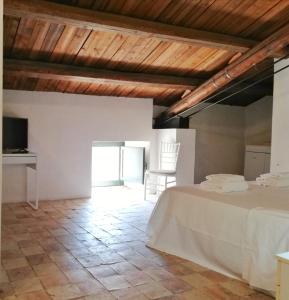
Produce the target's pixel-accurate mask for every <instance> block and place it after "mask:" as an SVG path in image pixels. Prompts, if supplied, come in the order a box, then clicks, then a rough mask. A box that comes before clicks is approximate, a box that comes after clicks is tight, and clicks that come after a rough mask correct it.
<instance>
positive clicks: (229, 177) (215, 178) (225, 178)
mask: <svg viewBox="0 0 289 300" xmlns="http://www.w3.org/2000/svg"><path fill="white" fill-rule="evenodd" d="M206 179H207V180H208V181H211V182H216V183H229V182H244V181H245V178H244V176H242V175H235V174H212V175H208V176H206Z"/></svg>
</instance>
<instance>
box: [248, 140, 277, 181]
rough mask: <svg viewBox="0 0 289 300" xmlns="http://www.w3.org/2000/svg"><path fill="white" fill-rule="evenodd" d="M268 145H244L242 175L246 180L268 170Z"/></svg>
mask: <svg viewBox="0 0 289 300" xmlns="http://www.w3.org/2000/svg"><path fill="white" fill-rule="evenodd" d="M270 152H271V151H270V147H269V146H252V145H249V146H246V154H245V169H244V175H245V179H246V180H255V179H256V178H257V177H258V176H260V175H261V174H264V173H268V172H270V158H271V153H270Z"/></svg>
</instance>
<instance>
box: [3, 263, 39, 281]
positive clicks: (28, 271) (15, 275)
mask: <svg viewBox="0 0 289 300" xmlns="http://www.w3.org/2000/svg"><path fill="white" fill-rule="evenodd" d="M7 274H8V277H9V279H10V281H15V280H21V279H25V278H32V277H35V273H34V272H33V270H32V268H31V267H30V266H26V267H21V268H16V269H11V270H8V271H7Z"/></svg>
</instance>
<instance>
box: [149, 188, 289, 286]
mask: <svg viewBox="0 0 289 300" xmlns="http://www.w3.org/2000/svg"><path fill="white" fill-rule="evenodd" d="M148 235H149V241H148V245H149V246H150V247H153V248H156V249H159V250H161V251H165V252H167V253H171V254H175V255H177V256H180V257H183V258H186V259H189V260H191V261H194V262H196V263H199V264H201V265H203V266H205V267H208V268H210V269H213V270H215V271H218V272H221V273H223V274H225V275H229V276H231V277H235V278H240V279H241V278H242V279H244V280H246V281H248V282H249V283H250V284H251V285H252V286H254V287H257V288H261V289H264V290H267V291H274V289H275V268H276V262H275V257H274V255H275V254H276V253H281V252H285V251H289V188H282V189H281V188H269V187H260V186H257V185H250V187H249V190H248V191H246V192H235V193H228V194H220V193H215V192H207V191H203V190H201V189H200V188H199V187H198V185H195V186H191V187H174V188H170V189H167V190H166V191H165V192H163V194H162V195H161V196H160V198H159V201H158V202H157V204H156V207H155V209H154V211H153V213H152V216H151V219H150V222H149V225H148Z"/></svg>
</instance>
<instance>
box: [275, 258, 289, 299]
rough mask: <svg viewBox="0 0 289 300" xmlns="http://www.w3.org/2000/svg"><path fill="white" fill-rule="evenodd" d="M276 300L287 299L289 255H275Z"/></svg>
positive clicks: (288, 289)
mask: <svg viewBox="0 0 289 300" xmlns="http://www.w3.org/2000/svg"><path fill="white" fill-rule="evenodd" d="M277 261H278V267H277V281H276V285H277V286H276V300H288V299H289V253H288V252H286V253H283V254H279V255H277Z"/></svg>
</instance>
